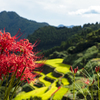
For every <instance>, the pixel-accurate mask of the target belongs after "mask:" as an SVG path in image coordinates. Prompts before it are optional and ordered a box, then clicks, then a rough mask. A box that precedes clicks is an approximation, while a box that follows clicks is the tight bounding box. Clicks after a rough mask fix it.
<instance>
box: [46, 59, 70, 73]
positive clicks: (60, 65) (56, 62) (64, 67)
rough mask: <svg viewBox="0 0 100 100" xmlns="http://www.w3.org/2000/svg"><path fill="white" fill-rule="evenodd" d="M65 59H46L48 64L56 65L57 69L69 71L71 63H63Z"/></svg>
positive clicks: (61, 71)
mask: <svg viewBox="0 0 100 100" xmlns="http://www.w3.org/2000/svg"><path fill="white" fill-rule="evenodd" d="M62 62H63V59H60V58H57V59H50V60H47V61H46V64H47V65H50V66H52V67H55V68H56V69H55V70H56V71H58V72H60V73H64V74H65V73H67V72H68V71H69V68H70V65H67V64H63V63H62Z"/></svg>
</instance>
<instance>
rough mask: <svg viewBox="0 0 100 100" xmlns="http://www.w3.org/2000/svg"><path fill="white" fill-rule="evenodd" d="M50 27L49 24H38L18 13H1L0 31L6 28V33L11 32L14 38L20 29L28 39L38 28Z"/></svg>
mask: <svg viewBox="0 0 100 100" xmlns="http://www.w3.org/2000/svg"><path fill="white" fill-rule="evenodd" d="M48 25H49V24H47V23H38V22H36V21H32V20H28V19H25V18H23V17H20V16H19V15H18V14H17V13H16V12H6V11H3V12H1V13H0V29H3V28H4V27H5V29H6V31H8V32H10V33H11V35H12V36H14V35H15V34H16V33H17V32H18V30H19V28H20V29H21V32H22V33H23V37H24V38H26V37H27V36H28V35H29V34H32V33H33V32H34V31H35V30H37V29H38V28H40V27H44V26H48Z"/></svg>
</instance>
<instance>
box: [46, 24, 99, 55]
mask: <svg viewBox="0 0 100 100" xmlns="http://www.w3.org/2000/svg"><path fill="white" fill-rule="evenodd" d="M96 42H100V24H97V23H96V24H85V25H84V26H83V28H82V29H81V30H80V32H79V33H76V34H74V35H72V36H71V37H69V38H68V39H66V41H63V42H61V45H60V46H55V47H53V48H51V49H48V50H46V51H44V54H45V56H46V57H48V56H49V55H50V54H52V53H53V52H54V51H58V52H61V51H67V52H68V53H70V54H74V53H78V52H81V51H83V50H85V49H87V48H89V47H91V46H93V45H95V44H96Z"/></svg>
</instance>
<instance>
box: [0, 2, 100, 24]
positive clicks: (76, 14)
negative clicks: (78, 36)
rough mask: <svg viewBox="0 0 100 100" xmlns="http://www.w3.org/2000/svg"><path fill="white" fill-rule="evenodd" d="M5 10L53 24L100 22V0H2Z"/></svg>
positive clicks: (2, 8)
mask: <svg viewBox="0 0 100 100" xmlns="http://www.w3.org/2000/svg"><path fill="white" fill-rule="evenodd" d="M4 10H5V11H14V12H16V13H17V14H18V15H19V16H21V17H24V18H27V19H29V20H34V21H37V22H47V23H48V24H49V25H53V26H58V25H60V24H63V25H65V26H70V25H76V26H78V25H83V24H87V23H96V22H99V23H100V0H0V12H2V11H4Z"/></svg>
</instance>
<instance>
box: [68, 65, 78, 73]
mask: <svg viewBox="0 0 100 100" xmlns="http://www.w3.org/2000/svg"><path fill="white" fill-rule="evenodd" d="M70 69H71V72H74V74H76V73H77V71H78V67H77V68H74V71H73V68H72V66H71V67H70Z"/></svg>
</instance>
